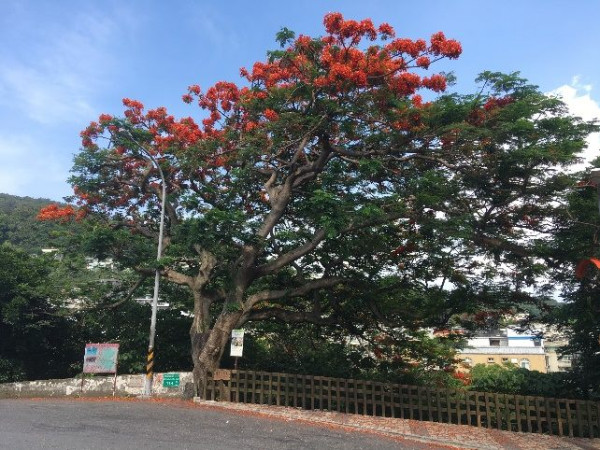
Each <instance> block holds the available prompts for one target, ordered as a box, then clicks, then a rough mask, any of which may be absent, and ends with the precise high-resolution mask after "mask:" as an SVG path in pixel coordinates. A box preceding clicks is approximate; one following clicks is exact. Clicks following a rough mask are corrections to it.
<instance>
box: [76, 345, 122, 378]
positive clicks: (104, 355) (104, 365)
mask: <svg viewBox="0 0 600 450" xmlns="http://www.w3.org/2000/svg"><path fill="white" fill-rule="evenodd" d="M118 355H119V344H86V345H85V354H84V356H83V373H117V356H118Z"/></svg>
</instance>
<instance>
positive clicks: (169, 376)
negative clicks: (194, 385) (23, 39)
mask: <svg viewBox="0 0 600 450" xmlns="http://www.w3.org/2000/svg"><path fill="white" fill-rule="evenodd" d="M163 387H179V374H178V373H165V374H164V375H163Z"/></svg>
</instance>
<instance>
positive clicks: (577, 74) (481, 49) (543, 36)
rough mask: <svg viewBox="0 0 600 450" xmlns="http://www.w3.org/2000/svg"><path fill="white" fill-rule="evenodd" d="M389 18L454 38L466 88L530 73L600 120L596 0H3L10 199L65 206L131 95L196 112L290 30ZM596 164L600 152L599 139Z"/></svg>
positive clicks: (0, 75)
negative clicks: (101, 132) (201, 91)
mask: <svg viewBox="0 0 600 450" xmlns="http://www.w3.org/2000/svg"><path fill="white" fill-rule="evenodd" d="M330 11H340V12H341V13H343V14H344V16H346V17H347V18H354V19H364V18H366V17H370V18H371V19H373V21H374V22H375V23H376V24H379V23H381V22H388V23H390V24H391V25H393V26H394V27H395V29H396V33H397V35H398V36H401V37H410V38H428V37H429V36H430V35H431V34H432V33H434V32H437V31H443V32H444V33H445V34H446V36H448V37H451V38H455V39H458V40H460V41H461V43H462V45H463V55H462V56H461V58H460V59H458V60H457V61H452V62H450V63H449V64H446V65H445V66H444V67H443V69H444V70H453V71H454V72H455V74H456V75H457V76H458V80H459V82H458V84H457V86H456V89H457V90H458V91H460V92H463V93H467V92H470V91H472V89H473V82H472V80H473V79H474V78H475V77H476V75H477V74H478V73H479V72H481V71H483V70H498V71H504V72H511V71H520V72H521V74H522V75H523V76H524V77H526V78H528V79H529V80H530V81H531V82H533V83H535V84H537V85H539V86H540V87H541V89H542V90H543V91H545V92H558V93H560V94H561V95H563V98H564V99H565V101H566V102H567V103H568V104H569V105H570V107H571V108H572V111H573V112H574V113H575V114H576V115H580V116H582V117H584V118H586V119H591V118H594V117H599V118H600V106H599V105H600V38H599V35H598V18H600V2H598V1H595V0H580V1H567V0H565V1H558V0H555V1H553V0H518V1H517V0H503V1H491V0H490V1H487V2H486V1H481V0H473V1H471V0H462V1H461V0H456V1H448V0H429V1H428V2H407V1H401V0H369V1H365V0H362V1H354V0H347V1H341V0H340V1H327V0H321V1H315V0H313V1H303V0H297V1H294V2H289V1H288V2H285V1H270V0H269V1H260V2H249V1H227V2H216V1H211V2H209V1H199V0H196V1H192V0H171V1H169V2H166V1H160V0H129V1H126V0H103V1H101V2H99V1H96V2H92V1H88V0H55V1H51V2H50V1H45V0H2V2H1V4H0V43H1V45H0V192H2V193H8V194H13V195H20V196H30V197H44V198H50V199H53V200H60V199H61V198H62V197H64V196H66V195H69V194H70V193H71V187H70V186H69V184H68V183H67V181H66V180H67V178H68V176H69V170H70V168H71V165H72V159H73V156H74V155H75V154H76V153H77V151H78V149H79V145H80V139H79V132H80V131H81V130H82V129H83V128H84V127H85V126H86V125H87V124H88V123H89V122H90V121H91V120H95V119H96V118H97V117H98V115H99V114H100V113H109V114H114V115H119V113H121V112H122V106H121V99H122V98H123V97H129V98H133V99H137V100H140V101H142V102H143V103H144V104H145V105H146V106H147V107H157V106H166V107H167V108H168V109H169V110H170V111H171V112H172V113H174V114H175V115H178V116H181V115H184V116H189V115H192V116H199V111H198V110H197V108H196V107H194V106H193V105H185V104H183V103H182V102H181V95H182V94H183V93H185V91H186V88H187V86H188V85H190V84H199V85H200V86H202V87H203V88H206V87H209V86H210V85H212V84H213V83H214V82H216V81H219V80H230V81H238V80H239V68H240V67H242V66H246V67H250V66H251V65H252V63H253V62H254V61H257V60H263V59H264V56H265V53H266V51H267V50H268V49H272V48H275V47H276V44H275V42H274V35H275V33H276V32H277V31H278V30H279V29H280V28H281V27H282V26H287V27H288V28H290V29H292V30H294V31H296V32H297V33H302V34H309V35H320V34H322V33H323V26H322V19H323V16H324V14H325V13H327V12H330ZM590 144H591V148H590V150H588V152H587V154H586V156H588V157H596V156H600V138H599V137H598V136H594V137H592V139H591V140H590Z"/></svg>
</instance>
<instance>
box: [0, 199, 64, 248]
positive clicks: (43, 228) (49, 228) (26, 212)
mask: <svg viewBox="0 0 600 450" xmlns="http://www.w3.org/2000/svg"><path fill="white" fill-rule="evenodd" d="M50 203H55V202H53V201H52V200H48V199H44V198H31V197H18V196H15V195H9V194H0V245H2V244H4V243H10V244H11V245H13V246H15V247H18V248H20V249H22V250H24V251H26V252H27V253H32V254H39V253H41V251H42V249H43V248H51V247H56V246H58V245H59V243H60V241H61V236H63V235H64V233H65V231H66V228H71V227H73V225H69V226H68V227H65V226H64V225H62V224H59V223H56V222H42V221H39V220H37V218H36V217H37V215H38V212H39V211H40V209H42V208H43V207H44V206H47V205H49V204H50Z"/></svg>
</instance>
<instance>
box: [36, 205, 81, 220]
mask: <svg viewBox="0 0 600 450" xmlns="http://www.w3.org/2000/svg"><path fill="white" fill-rule="evenodd" d="M77 217H78V215H77V214H76V212H75V209H74V208H73V207H72V206H70V205H67V206H65V207H63V208H61V207H60V206H58V205H57V204H56V203H52V204H51V205H48V206H46V207H44V208H42V209H41V210H40V212H39V213H38V215H37V219H38V220H58V221H61V222H68V221H70V220H71V219H73V218H77Z"/></svg>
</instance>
